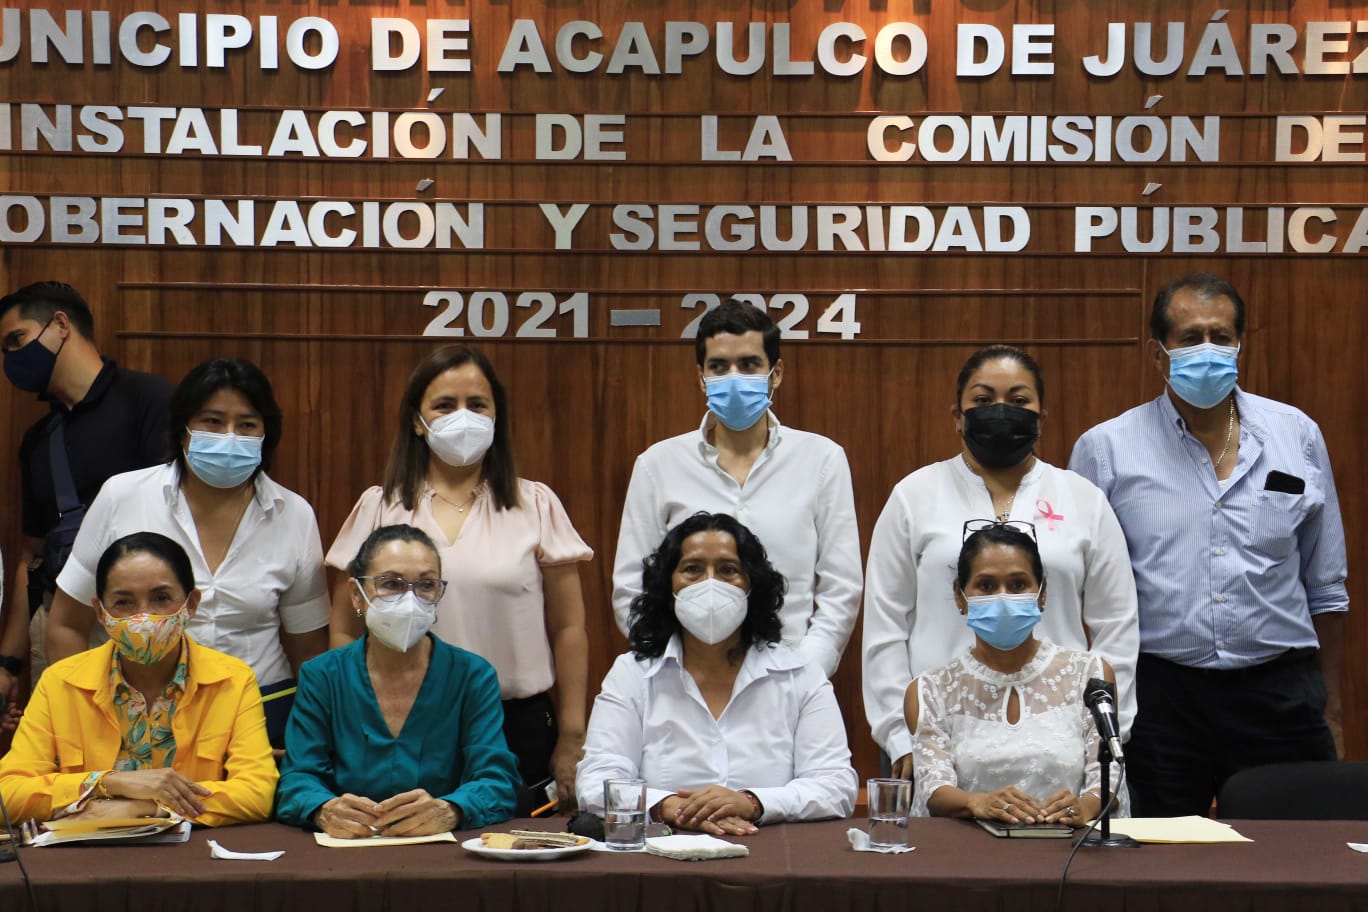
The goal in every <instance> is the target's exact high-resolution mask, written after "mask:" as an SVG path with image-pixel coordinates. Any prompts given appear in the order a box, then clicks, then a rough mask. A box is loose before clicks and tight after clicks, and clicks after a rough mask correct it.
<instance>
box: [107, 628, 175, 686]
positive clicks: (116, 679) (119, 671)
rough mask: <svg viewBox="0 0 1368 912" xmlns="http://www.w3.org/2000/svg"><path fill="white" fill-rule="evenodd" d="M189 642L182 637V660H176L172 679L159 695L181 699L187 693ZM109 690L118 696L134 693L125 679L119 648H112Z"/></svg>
mask: <svg viewBox="0 0 1368 912" xmlns="http://www.w3.org/2000/svg"><path fill="white" fill-rule="evenodd" d="M187 643H188V640H187V639H186V638H185V637H181V645H180V660H179V661H178V662H176V670H175V672H173V673H172V675H171V680H170V681H169V682H168V683H167V685H166V687H165V688H164V689H163V690H162V692H161V693H160V694H158V695H157V696H169V697H171V698H172V699H180V698H181V697H182V696H183V695H184V694H185V684H186V681H187V679H188V678H189V675H188V673H187V666H188V664H189V661H190V648H189V646H188V645H187ZM109 692H110V694H111V695H113V696H116V697H117V696H120V695H128V694H132V693H133V688H132V687H131V686H130V685H129V683H128V681H127V680H125V679H124V673H123V665H121V664H120V662H119V651H118V649H112V650H110V659H109ZM144 696H145V695H144ZM154 699H155V698H154Z"/></svg>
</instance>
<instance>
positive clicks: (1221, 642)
mask: <svg viewBox="0 0 1368 912" xmlns="http://www.w3.org/2000/svg"><path fill="white" fill-rule="evenodd" d="M1216 648H1217V649H1225V640H1217V641H1216Z"/></svg>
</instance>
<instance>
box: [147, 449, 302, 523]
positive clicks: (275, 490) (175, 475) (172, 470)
mask: <svg viewBox="0 0 1368 912" xmlns="http://www.w3.org/2000/svg"><path fill="white" fill-rule="evenodd" d="M180 480H181V473H180V466H179V465H178V464H177V463H176V461H175V460H172V461H171V462H168V463H166V464H165V465H163V466H162V475H161V489H162V496H163V497H165V498H166V504H167V506H170V507H174V506H175V505H176V504H177V503H179V502H180V497H181V487H180ZM252 499H253V500H254V501H256V504H257V506H258V507H260V508H261V509H262V510H264V511H266V512H267V513H269V512H271V510H273V509H275V507H276V505H277V504H280V503H282V502H283V501H284V500H285V494H284V488H282V487H281V486H280V485H278V484H276V483H275V482H274V481H272V480H271V479H270V477H269V476H267V474H266V473H265V472H257V474H256V478H254V479H252Z"/></svg>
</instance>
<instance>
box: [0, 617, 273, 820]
mask: <svg viewBox="0 0 1368 912" xmlns="http://www.w3.org/2000/svg"><path fill="white" fill-rule="evenodd" d="M186 640H187V642H188V643H189V649H190V653H189V657H188V660H187V662H186V676H187V680H186V682H185V694H184V695H183V696H182V697H181V699H180V701H179V702H178V703H177V704H176V713H175V716H174V717H173V718H172V722H171V730H172V731H173V732H174V733H175V736H176V759H175V762H174V763H172V764H171V766H172V768H174V769H175V770H176V771H177V772H179V773H181V774H182V775H183V776H185V777H186V778H187V779H192V780H194V781H195V782H198V783H200V784H201V785H203V786H204V787H206V788H208V789H209V791H210V794H209V795H207V796H205V797H203V798H202V799H201V801H202V802H203V804H204V813H203V814H201V815H200V816H199V817H198V818H197V819H196V821H195V822H196V823H200V824H204V825H206V826H223V825H225V824H230V823H255V822H258V821H262V820H265V819H266V818H267V817H269V816H270V814H271V802H272V800H273V799H274V797H275V786H276V780H277V779H278V778H279V775H280V774H279V772H278V771H277V770H276V765H275V760H274V758H273V757H272V755H271V745H270V742H269V741H268V740H267V739H266V717H265V715H264V714H263V713H262V711H261V693H260V691H259V690H258V689H257V682H256V676H255V675H253V674H252V669H250V668H248V667H247V665H246V664H245V663H244V662H241V661H239V660H238V659H235V658H233V657H232V656H229V655H224V654H223V653H221V652H218V651H216V650H213V649H210V648H208V647H207V646H201V645H199V644H198V643H196V642H195V641H194V640H193V639H191V638H190V637H188V636H187V637H186ZM113 652H114V644H113V643H112V642H110V643H105V644H104V645H103V646H99V647H96V648H95V649H91V650H89V651H87V652H83V653H80V654H79V655H74V656H71V657H70V658H67V659H63V660H62V661H60V662H58V663H57V664H55V665H53V666H51V667H50V668H48V669H47V671H45V672H43V675H42V677H40V678H39V679H38V689H37V690H36V691H34V694H33V699H32V700H30V701H29V704H28V708H27V709H25V710H24V715H23V717H22V718H21V719H20V721H19V730H18V731H16V732H15V734H14V746H13V747H12V748H11V749H10V752H9V753H8V754H6V755H5V756H4V757H3V758H0V796H3V797H4V799H5V805H6V806H7V807H8V808H9V813H10V817H11V818H12V819H13V820H15V821H16V822H17V821H19V820H38V821H45V820H49V819H51V818H52V814H53V811H55V810H60V809H61V808H63V807H65V806H67V805H68V804H70V803H71V802H73V801H75V800H76V799H77V798H79V797H80V795H81V783H82V782H83V781H84V780H85V777H86V774H87V773H90V772H92V771H95V770H107V769H112V768H113V767H114V761H115V759H117V757H118V755H119V743H120V740H121V737H122V731H121V729H120V727H119V722H118V721H117V718H116V716H115V713H114V700H113V695H112V694H111V692H110V688H109V663H110V662H111V661H112V659H113Z"/></svg>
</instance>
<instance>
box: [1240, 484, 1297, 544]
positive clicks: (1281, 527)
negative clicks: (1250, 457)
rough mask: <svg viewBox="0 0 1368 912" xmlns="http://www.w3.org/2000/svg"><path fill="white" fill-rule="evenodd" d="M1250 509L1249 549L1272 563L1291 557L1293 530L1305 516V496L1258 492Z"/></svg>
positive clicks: (1294, 534)
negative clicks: (1269, 558) (1251, 514)
mask: <svg viewBox="0 0 1368 912" xmlns="http://www.w3.org/2000/svg"><path fill="white" fill-rule="evenodd" d="M1255 496H1256V497H1257V502H1256V503H1255V505H1254V521H1253V524H1252V528H1251V530H1250V541H1249V546H1250V547H1251V548H1253V549H1254V550H1255V551H1258V552H1259V553H1260V554H1264V555H1267V556H1268V557H1271V558H1273V559H1274V560H1284V559H1285V558H1286V557H1287V556H1288V555H1289V554H1291V553H1292V547H1293V545H1294V544H1295V541H1296V539H1295V536H1296V534H1297V527H1298V526H1299V525H1300V524H1301V521H1302V517H1303V516H1305V515H1306V501H1307V495H1306V494H1287V493H1284V492H1282V491H1260V492H1259V493H1258V494H1257V495H1255Z"/></svg>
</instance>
